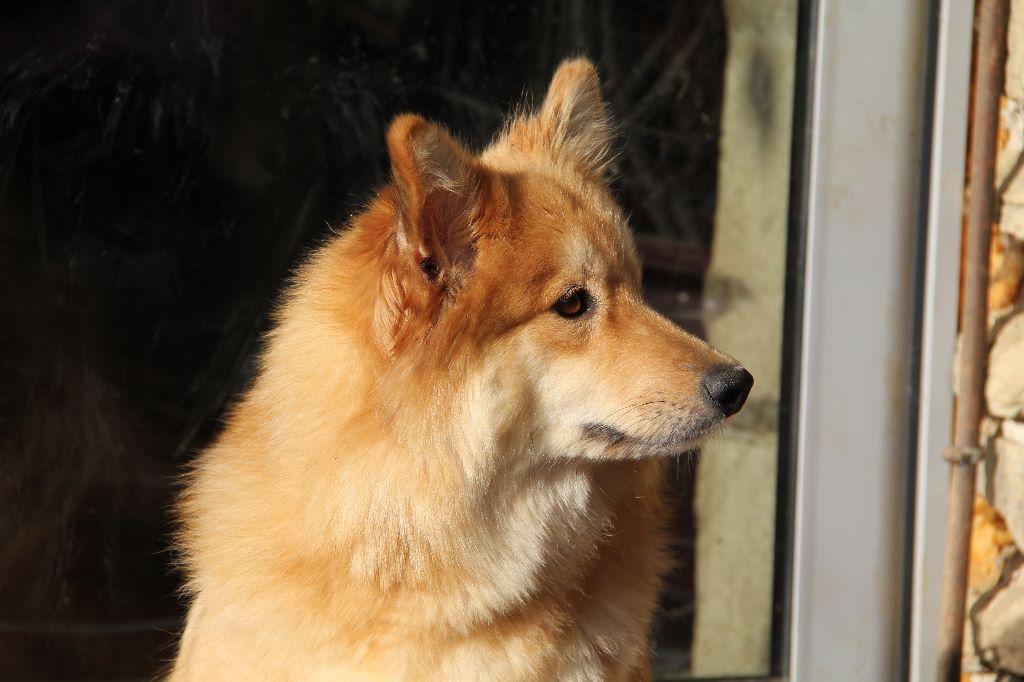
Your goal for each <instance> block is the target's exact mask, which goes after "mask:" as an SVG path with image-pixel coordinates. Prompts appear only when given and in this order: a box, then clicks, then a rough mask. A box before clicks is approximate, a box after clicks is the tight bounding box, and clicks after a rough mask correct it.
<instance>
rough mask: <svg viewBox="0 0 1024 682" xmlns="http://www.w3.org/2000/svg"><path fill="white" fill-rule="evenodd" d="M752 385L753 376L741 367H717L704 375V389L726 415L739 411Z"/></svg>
mask: <svg viewBox="0 0 1024 682" xmlns="http://www.w3.org/2000/svg"><path fill="white" fill-rule="evenodd" d="M753 385H754V377H752V376H751V375H750V372H748V371H747V370H745V369H744V368H742V367H719V368H716V369H713V370H711V371H710V372H708V375H707V376H706V377H704V390H705V391H706V392H707V394H708V397H709V398H710V399H711V402H712V403H714V404H715V405H717V406H718V407H719V409H721V410H722V413H723V414H724V415H725V416H726V417H729V416H731V415H734V414H736V413H737V412H739V411H740V408H741V407H743V403H745V402H746V400H747V395H748V394H749V393H750V387H751V386H753Z"/></svg>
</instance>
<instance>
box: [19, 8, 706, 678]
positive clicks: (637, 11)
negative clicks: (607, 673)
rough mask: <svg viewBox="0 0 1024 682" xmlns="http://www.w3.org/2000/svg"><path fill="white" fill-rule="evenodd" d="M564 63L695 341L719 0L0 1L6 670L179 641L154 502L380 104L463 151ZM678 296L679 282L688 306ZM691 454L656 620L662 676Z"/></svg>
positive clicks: (370, 167)
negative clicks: (593, 113) (605, 122)
mask: <svg viewBox="0 0 1024 682" xmlns="http://www.w3.org/2000/svg"><path fill="white" fill-rule="evenodd" d="M577 54H584V55H587V56H589V57H590V58H591V59H593V60H595V61H596V62H597V63H598V65H599V68H600V70H601V73H602V77H603V79H604V84H605V92H606V96H607V98H608V100H609V103H610V106H611V109H612V111H613V112H614V114H615V116H616V119H617V121H618V123H619V126H620V145H619V146H620V148H621V149H620V155H619V156H618V157H617V159H616V161H615V164H614V166H613V172H614V173H615V176H616V180H615V186H616V191H617V193H618V195H619V197H620V198H621V200H622V202H623V203H624V205H625V206H626V207H627V208H628V209H629V210H630V212H631V214H632V220H633V224H634V227H635V229H636V230H637V232H638V233H639V235H640V244H641V250H642V253H643V255H644V257H645V260H646V261H647V262H648V265H649V267H648V270H647V273H646V275H645V277H646V286H647V291H648V295H649V297H650V298H651V299H652V301H653V302H654V303H655V304H656V305H657V306H658V307H660V308H661V309H662V310H663V311H664V312H666V313H667V314H669V315H670V316H672V317H673V318H675V319H676V320H677V321H678V322H680V323H682V324H684V325H686V326H688V327H690V328H691V329H694V330H696V331H698V332H699V331H700V329H699V323H698V319H697V309H698V306H699V296H700V291H701V286H702V275H703V269H704V267H705V266H706V263H707V249H708V245H709V244H710V234H711V230H712V226H713V214H714V201H715V178H716V174H717V169H716V164H717V155H718V154H717V151H718V145H717V135H718V125H719V113H720V106H721V87H722V70H723V66H724V59H725V28H724V18H723V16H722V10H721V7H720V5H719V3H718V1H717V0H702V1H699V2H665V1H646V2H631V1H629V0H595V1H591V0H576V1H569V2H554V1H552V0H547V1H544V0H538V1H536V2H525V1H516V0H512V1H502V2H497V1H488V2H480V1H477V2H470V1H466V2H441V1H439V0H437V1H425V2H415V1H413V0H377V1H375V2H362V3H356V2H343V1H340V0H334V1H328V0H320V1H313V0H301V1H298V0H297V1H294V2H285V1H280V2H269V1H260V0H255V1H250V2H245V1H243V0H237V1H228V0H208V1H205V2H203V1H191V0H110V1H107V2H63V3H58V2H48V1H39V2H24V3H20V4H14V5H9V4H8V5H5V6H4V8H3V9H2V10H0V678H2V679H84V678H90V679H96V678H103V679H111V678H138V677H148V676H152V675H154V674H155V673H156V672H157V671H158V670H159V669H160V668H161V666H163V665H164V664H165V662H166V661H167V660H168V659H169V658H171V657H173V654H174V638H175V633H176V631H177V630H178V628H179V627H180V623H181V617H182V615H183V613H184V604H183V602H182V601H181V600H180V599H179V598H178V597H177V595H176V590H177V588H178V584H179V580H180V575H179V574H178V573H177V572H176V570H175V568H174V554H173V551H172V550H171V544H170V540H169V534H170V532H171V530H172V524H171V518H170V515H169V513H168V510H169V507H170V505H171V503H172V501H173V498H174V495H175V493H176V489H177V488H176V486H177V482H176V477H177V475H178V474H179V473H180V472H181V470H182V466H183V464H185V463H186V462H187V461H188V460H189V459H190V458H191V457H192V456H193V455H194V454H195V452H197V451H198V450H200V449H201V448H202V447H203V446H204V444H205V443H206V442H208V441H209V439H210V438H211V436H212V435H213V434H214V433H215V432H216V430H217V428H218V418H219V416H220V414H221V413H222V411H223V410H224V409H225V407H226V406H227V405H229V404H230V402H231V400H232V398H233V397H234V396H235V395H237V394H238V392H239V391H241V390H242V389H243V388H244V387H245V385H246V383H247V381H248V380H249V379H250V377H251V375H252V371H253V354H254V353H255V352H256V351H257V350H258V347H259V338H260V333H261V332H262V331H264V330H265V329H266V327H267V323H268V312H269V311H270V309H271V307H272V305H273V301H274V300H275V297H276V295H277V294H278V292H279V291H280V290H281V288H282V286H283V285H284V283H285V281H286V277H287V274H288V272H289V270H290V269H291V268H292V267H294V266H295V265H296V263H297V262H299V261H300V260H301V259H302V257H303V255H304V254H305V253H307V252H308V251H309V249H311V248H313V247H315V246H316V244H318V243H319V242H320V241H321V240H322V239H323V238H324V237H325V236H327V235H328V234H329V227H328V226H329V225H333V226H335V227H339V228H340V227H341V226H343V225H344V223H345V221H346V220H347V218H348V216H350V215H351V214H352V213H354V212H356V211H358V210H359V207H360V206H361V205H362V203H363V202H365V201H366V199H367V198H368V197H369V196H370V194H371V192H373V191H374V188H375V187H378V186H380V185H381V184H382V183H384V182H386V181H387V158H386V154H385V150H384V144H383V137H384V132H385V130H386V127H387V124H388V122H389V120H390V119H391V117H392V116H393V115H395V114H396V113H399V112H403V111H415V112H418V113H422V114H424V115H426V116H428V117H429V118H431V119H434V120H437V121H440V122H443V123H444V124H446V125H447V126H448V127H449V128H450V129H452V130H453V131H455V132H456V133H457V134H458V135H459V136H460V137H461V138H462V139H463V140H465V141H466V142H468V143H469V144H471V145H473V146H476V147H482V146H483V145H484V144H485V143H486V141H487V140H488V138H489V137H490V136H491V135H492V134H493V133H494V132H495V131H496V130H497V129H498V127H499V126H500V124H501V122H502V121H503V120H504V117H505V116H506V114H507V112H509V111H510V110H511V109H513V108H514V107H515V106H516V105H518V104H520V103H521V102H523V101H524V100H525V101H529V96H530V95H532V96H533V97H534V98H535V100H534V101H538V102H539V100H540V98H541V97H542V96H543V91H544V87H545V86H546V83H547V80H548V79H549V78H550V76H551V73H552V72H553V70H554V68H555V66H556V65H557V63H558V62H559V61H560V60H561V59H562V58H564V57H566V56H573V55H577ZM680 294H683V295H682V296H681V295H680ZM691 474H692V466H687V463H686V461H685V460H684V461H683V462H682V464H681V465H680V468H679V471H678V476H677V485H678V487H679V490H680V504H679V513H678V515H677V516H678V529H677V530H678V535H679V547H678V553H679V557H680V566H679V569H678V571H677V574H676V575H675V576H674V577H673V584H672V586H671V588H670V589H669V591H668V593H667V595H666V600H665V605H664V606H665V608H664V613H663V620H662V625H661V627H660V628H659V637H660V642H661V645H660V647H659V656H660V659H659V660H660V661H661V662H662V664H671V665H672V666H683V667H685V665H686V661H687V653H686V652H687V649H688V644H689V638H690V628H691V626H692V594H691V593H692V534H693V528H692V523H693V521H692V514H691V512H690V509H689V492H690V489H691V487H692V476H691Z"/></svg>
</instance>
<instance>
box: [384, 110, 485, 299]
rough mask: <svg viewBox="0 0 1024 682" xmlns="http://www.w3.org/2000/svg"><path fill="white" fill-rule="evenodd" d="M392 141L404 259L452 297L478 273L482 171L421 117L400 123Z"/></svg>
mask: <svg viewBox="0 0 1024 682" xmlns="http://www.w3.org/2000/svg"><path fill="white" fill-rule="evenodd" d="M387 139H388V155H389V156H390V158H391V172H392V175H393V176H394V183H395V188H396V190H397V201H398V206H397V211H396V224H395V239H396V242H397V244H398V251H399V255H400V257H401V258H403V259H408V260H409V261H411V262H412V263H413V264H414V265H415V266H416V267H417V268H418V269H419V271H420V272H421V273H422V275H423V277H424V278H425V279H426V280H427V281H428V282H432V283H436V285H437V287H438V288H439V289H441V290H444V291H453V290H455V289H457V288H458V287H459V286H460V285H461V284H462V283H463V281H464V280H465V278H466V277H468V275H469V273H470V271H471V270H472V267H473V261H474V258H475V255H476V240H477V236H478V235H477V233H476V224H477V222H478V213H479V207H480V196H481V193H482V191H483V171H482V169H481V168H479V166H478V164H477V162H476V160H475V159H474V158H473V156H472V154H470V153H469V152H468V151H467V150H466V149H465V148H464V147H463V146H462V145H461V144H459V143H458V142H456V141H455V140H454V139H452V137H451V136H450V135H449V134H448V133H447V132H446V131H445V130H444V129H442V128H441V127H440V126H437V125H435V124H433V123H428V122H427V121H425V120H424V119H423V118H421V117H419V116H414V115H411V114H406V115H403V116H399V117H398V118H396V119H395V121H394V122H393V123H392V124H391V128H390V129H389V130H388V136H387Z"/></svg>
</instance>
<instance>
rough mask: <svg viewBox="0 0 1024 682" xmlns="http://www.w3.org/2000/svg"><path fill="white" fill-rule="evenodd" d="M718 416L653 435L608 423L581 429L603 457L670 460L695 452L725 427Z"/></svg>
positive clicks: (585, 438) (677, 426)
mask: <svg viewBox="0 0 1024 682" xmlns="http://www.w3.org/2000/svg"><path fill="white" fill-rule="evenodd" d="M725 422H726V420H725V419H723V418H720V417H716V418H709V419H706V420H702V421H700V422H698V423H692V422H691V423H681V424H676V425H673V426H671V427H668V428H664V429H661V430H659V431H656V432H654V433H644V434H631V433H627V432H626V431H624V430H620V429H618V428H616V427H614V426H611V425H609V424H598V423H589V424H585V425H584V426H583V427H582V431H583V440H584V441H585V442H586V443H587V445H588V446H590V447H589V448H588V449H590V448H593V447H594V446H597V447H598V448H599V449H601V450H602V451H603V453H604V455H605V456H608V457H616V458H631V459H632V458H644V457H672V456H676V455H681V454H683V453H684V452H689V451H691V450H696V449H697V448H699V447H700V446H701V445H702V444H704V443H705V442H706V441H707V440H708V439H709V438H711V437H713V436H714V435H716V434H717V433H718V432H720V431H721V430H722V428H723V427H724V426H725Z"/></svg>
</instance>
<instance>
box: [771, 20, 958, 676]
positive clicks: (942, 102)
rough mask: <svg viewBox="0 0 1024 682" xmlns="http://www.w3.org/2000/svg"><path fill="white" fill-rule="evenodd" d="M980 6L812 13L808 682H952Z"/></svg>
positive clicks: (798, 523)
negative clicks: (960, 302) (950, 448)
mask: <svg viewBox="0 0 1024 682" xmlns="http://www.w3.org/2000/svg"><path fill="white" fill-rule="evenodd" d="M972 5H973V3H971V2H968V1H967V0H937V1H936V2H932V3H926V2H902V1H900V2H894V1H893V0H818V2H816V3H811V4H810V5H809V6H808V7H809V9H808V11H810V13H811V17H810V22H811V23H810V36H809V37H810V43H811V44H810V45H805V46H803V49H809V50H810V53H809V65H810V70H811V73H810V74H797V77H798V78H808V77H810V78H811V83H810V88H811V97H810V112H809V116H808V117H807V118H808V119H809V120H808V123H809V125H810V129H809V131H808V133H807V134H808V135H809V139H808V141H807V158H806V159H802V160H801V159H795V160H794V161H795V163H794V167H795V168H799V167H800V164H805V166H804V176H803V177H804V182H805V183H806V185H805V187H804V192H805V194H804V197H805V199H806V203H807V205H806V207H805V208H804V210H805V212H806V235H805V240H806V241H805V252H804V267H805V272H804V280H803V302H802V315H801V320H800V332H799V340H800V341H799V342H800V356H799V362H798V365H799V367H798V370H797V371H798V372H799V388H798V391H797V394H798V395H797V405H798V408H797V426H796V429H797V431H796V452H795V462H794V469H795V482H794V500H793V504H794V511H793V513H794V527H793V529H792V533H793V547H792V552H793V554H792V566H791V582H790V590H791V599H790V604H789V607H790V612H789V620H790V627H789V639H788V642H787V645H788V646H787V647H786V657H787V659H788V660H787V661H786V662H785V665H784V669H785V670H786V671H787V674H786V675H785V678H786V679H788V680H791V681H793V682H812V681H813V682H818V681H820V680H829V681H831V682H843V681H845V680H850V681H851V682H853V681H855V680H856V681H861V680H899V679H907V678H908V677H909V678H910V679H912V680H915V681H917V680H921V681H923V680H929V681H930V680H933V679H935V660H936V638H937V632H938V615H937V614H938V601H939V596H938V595H939V583H940V581H941V572H942V552H943V546H944V542H945V528H944V524H945V507H946V500H945V495H946V482H947V475H948V472H947V468H946V466H945V465H944V464H943V462H942V460H941V458H940V453H941V451H942V448H943V447H945V446H946V445H947V444H948V443H949V439H950V433H951V424H952V396H951V393H952V363H953V352H954V350H953V349H954V342H955V334H956V311H957V282H958V267H959V250H960V216H961V203H962V187H963V167H964V148H965V142H966V114H967V96H968V93H967V87H968V80H969V70H970V49H971V24H972V20H973V7H972ZM796 132H797V133H800V131H796ZM796 214H797V213H794V215H796ZM918 344H919V348H918V347H917V346H918ZM780 518H785V517H784V516H780Z"/></svg>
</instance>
